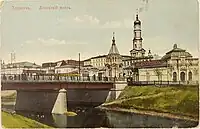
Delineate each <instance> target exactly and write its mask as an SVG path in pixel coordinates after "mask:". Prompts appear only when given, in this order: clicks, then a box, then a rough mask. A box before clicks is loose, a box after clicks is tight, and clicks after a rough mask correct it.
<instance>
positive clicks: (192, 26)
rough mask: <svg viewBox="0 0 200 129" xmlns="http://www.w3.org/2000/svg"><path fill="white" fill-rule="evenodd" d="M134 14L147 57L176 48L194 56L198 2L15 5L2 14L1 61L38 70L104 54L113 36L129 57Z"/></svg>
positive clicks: (29, 1)
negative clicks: (26, 63) (29, 64)
mask: <svg viewBox="0 0 200 129" xmlns="http://www.w3.org/2000/svg"><path fill="white" fill-rule="evenodd" d="M49 7H54V9H52V8H50V9H49ZM56 7H57V8H56ZM61 7H62V9H61ZM138 8H139V11H138V12H139V19H140V20H141V22H142V37H143V48H144V49H146V51H147V52H148V50H149V49H150V50H151V52H152V54H159V55H160V56H163V55H164V54H165V53H166V52H168V51H169V50H171V49H172V47H173V45H174V44H175V43H176V44H177V45H178V47H180V48H182V49H186V50H187V51H188V52H190V53H191V54H192V55H193V56H194V57H197V56H198V54H199V52H198V48H199V39H198V37H199V17H198V16H199V13H198V12H199V10H198V9H199V7H198V1H197V0H43V1H42V2H41V1H36V0H35V1H34V0H26V1H22V0H18V1H5V2H4V3H3V6H2V8H1V12H0V13H1V26H0V28H1V51H0V54H1V58H2V60H4V61H5V63H9V62H10V61H11V52H14V53H15V61H16V62H21V61H30V62H35V63H37V64H41V63H44V62H51V61H59V60H67V59H76V60H78V53H80V54H81V59H82V60H83V59H87V58H90V57H93V56H98V55H104V54H108V52H109V49H110V47H111V40H112V34H113V32H115V39H116V44H117V47H118V49H119V52H120V54H121V55H130V50H131V49H132V46H133V45H132V39H133V36H134V35H133V21H134V20H135V15H136V14H137V9H138Z"/></svg>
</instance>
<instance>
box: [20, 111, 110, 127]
mask: <svg viewBox="0 0 200 129" xmlns="http://www.w3.org/2000/svg"><path fill="white" fill-rule="evenodd" d="M70 111H73V112H76V113H77V115H76V116H66V115H56V114H43V113H30V112H17V114H20V115H23V116H26V117H28V118H31V119H34V120H36V121H39V122H41V123H44V124H47V125H49V126H53V127H58V128H64V127H71V128H81V127H82V128H83V127H85V128H94V127H95V128H96V127H108V126H109V127H112V126H111V125H109V123H108V118H107V117H106V112H105V111H100V110H99V109H95V108H88V107H87V108H85V107H84V108H83V107H82V108H76V109H72V110H70Z"/></svg>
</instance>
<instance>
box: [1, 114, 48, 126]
mask: <svg viewBox="0 0 200 129" xmlns="http://www.w3.org/2000/svg"><path fill="white" fill-rule="evenodd" d="M1 115H2V125H3V127H5V128H51V127H49V126H47V125H44V124H41V123H39V122H37V121H34V120H31V119H29V118H26V117H23V116H20V115H17V114H13V115H12V114H10V113H7V112H3V111H2V112H1Z"/></svg>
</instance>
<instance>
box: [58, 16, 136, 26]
mask: <svg viewBox="0 0 200 129" xmlns="http://www.w3.org/2000/svg"><path fill="white" fill-rule="evenodd" d="M57 22H58V23H57V24H65V25H67V26H68V27H73V28H76V27H77V28H91V27H92V28H97V29H102V28H103V29H107V28H110V29H112V28H131V27H132V24H133V20H131V19H128V18H126V19H121V20H110V21H104V22H103V21H100V19H99V18H98V17H96V16H91V15H81V16H75V17H73V18H58V19H57Z"/></svg>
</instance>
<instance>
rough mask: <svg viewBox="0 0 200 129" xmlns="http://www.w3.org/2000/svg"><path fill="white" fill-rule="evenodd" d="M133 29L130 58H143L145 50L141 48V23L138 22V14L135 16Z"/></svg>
mask: <svg viewBox="0 0 200 129" xmlns="http://www.w3.org/2000/svg"><path fill="white" fill-rule="evenodd" d="M133 28H134V30H133V34H134V38H133V49H132V50H131V51H130V54H131V56H132V57H143V56H144V55H145V50H144V49H143V47H142V40H143V39H142V34H141V21H140V20H139V16H138V14H137V15H136V19H135V21H134V26H133Z"/></svg>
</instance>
